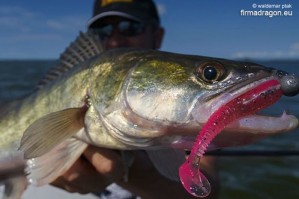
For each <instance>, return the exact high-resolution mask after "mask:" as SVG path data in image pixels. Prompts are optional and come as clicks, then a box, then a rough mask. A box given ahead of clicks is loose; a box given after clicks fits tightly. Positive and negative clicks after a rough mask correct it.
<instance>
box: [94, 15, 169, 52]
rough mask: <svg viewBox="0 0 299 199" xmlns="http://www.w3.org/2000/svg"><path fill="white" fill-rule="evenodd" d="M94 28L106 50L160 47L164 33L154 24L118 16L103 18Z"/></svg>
mask: <svg viewBox="0 0 299 199" xmlns="http://www.w3.org/2000/svg"><path fill="white" fill-rule="evenodd" d="M92 29H93V30H94V32H96V34H98V35H99V36H100V38H101V40H102V42H103V46H104V49H105V50H110V49H115V48H123V47H133V48H147V49H159V48H160V45H161V42H162V38H163V33H164V32H163V29H162V28H160V27H156V26H154V25H153V24H149V23H140V22H136V21H132V20H130V19H127V18H123V17H117V16H111V17H106V18H103V19H101V21H100V22H97V24H96V25H95V26H94V27H93V28H92Z"/></svg>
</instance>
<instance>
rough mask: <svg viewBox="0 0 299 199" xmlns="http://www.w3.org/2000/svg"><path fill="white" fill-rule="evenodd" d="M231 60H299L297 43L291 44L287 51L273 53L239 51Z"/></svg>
mask: <svg viewBox="0 0 299 199" xmlns="http://www.w3.org/2000/svg"><path fill="white" fill-rule="evenodd" d="M232 57H233V58H236V59H243V58H255V59H298V58H299V42H296V43H293V44H291V45H290V47H289V48H288V49H287V50H284V51H283V50H275V51H241V52H235V53H233V55H232Z"/></svg>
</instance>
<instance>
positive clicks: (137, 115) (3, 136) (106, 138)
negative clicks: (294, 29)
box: [0, 32, 299, 199]
mask: <svg viewBox="0 0 299 199" xmlns="http://www.w3.org/2000/svg"><path fill="white" fill-rule="evenodd" d="M102 51H103V50H102V48H101V42H100V40H99V38H98V37H97V36H96V35H93V34H92V33H90V32H86V33H80V35H79V36H78V37H77V38H76V39H75V41H74V42H72V43H71V45H70V46H69V47H68V48H67V49H66V50H65V52H64V53H62V55H61V57H60V60H59V65H58V66H57V67H54V68H53V69H51V70H50V71H49V73H48V74H47V75H46V76H45V77H44V78H43V79H42V80H41V81H40V83H39V84H38V87H37V89H36V90H35V91H34V92H33V93H31V94H29V95H28V96H26V97H24V98H22V99H18V100H16V101H14V102H12V103H10V104H7V105H5V107H4V108H2V109H1V110H0V149H1V150H0V151H1V152H0V177H1V178H0V181H1V182H2V183H3V184H4V185H5V191H4V198H8V199H11V198H20V197H21V195H22V193H23V192H24V191H25V189H26V187H27V186H28V185H31V184H32V185H36V186H42V185H45V184H48V183H51V182H52V181H53V180H55V179H56V178H57V177H59V176H60V175H62V174H63V173H64V172H65V171H67V170H68V169H69V168H70V167H71V166H72V164H74V162H75V161H76V160H77V159H78V158H79V157H80V156H81V155H82V153H83V151H84V150H85V149H86V148H87V146H88V145H94V146H98V147H105V148H110V149H118V150H121V151H129V150H140V149H142V150H146V151H147V153H148V155H149V157H150V158H151V160H152V161H153V164H154V165H155V166H156V167H157V169H158V170H159V171H160V172H161V174H162V175H166V176H167V177H169V178H171V179H175V180H178V177H179V176H178V167H179V165H180V164H181V163H182V161H185V158H184V153H185V152H184V151H185V150H191V148H192V146H193V145H194V143H195V145H196V143H197V141H195V138H196V136H197V135H198V131H199V130H200V129H202V128H204V127H205V125H206V124H207V123H209V120H210V118H211V117H212V116H213V114H214V113H215V112H217V110H219V109H221V107H223V106H224V105H225V104H228V103H229V102H231V101H232V100H234V99H237V98H238V97H240V96H241V95H242V94H244V93H248V92H250V91H252V90H253V91H254V92H255V91H256V90H255V88H258V87H259V86H261V85H264V84H265V83H267V82H269V81H270V82H272V81H275V82H276V84H275V88H277V90H279V91H281V95H285V96H294V95H297V94H298V93H299V83H298V78H297V77H296V76H294V75H292V74H288V73H286V72H283V71H279V70H276V69H272V68H267V67H264V66H261V65H258V64H254V63H248V62H241V61H232V60H227V59H222V58H212V57H205V56H197V55H183V54H176V53H171V52H163V51H157V50H148V49H128V48H125V49H115V50H110V51H106V52H102ZM263 92H264V93H267V95H269V96H270V95H272V94H271V92H273V89H272V86H264V87H263ZM273 93H275V92H273ZM277 100H278V98H277V99H276V98H275V100H273V103H274V101H277ZM263 104H264V106H266V105H270V104H272V101H269V102H268V101H267V100H264V101H263ZM263 108H264V107H263ZM256 109H258V108H256ZM255 112H256V111H255V110H252V111H250V114H248V115H246V116H244V117H243V115H242V117H241V116H239V115H238V116H237V117H236V118H234V121H232V122H230V123H228V124H225V125H222V126H221V128H220V131H221V133H217V134H218V135H217V136H216V138H215V139H213V141H212V142H211V143H206V145H209V149H208V150H210V149H214V148H222V147H230V146H242V145H247V144H251V143H253V142H255V141H257V140H259V139H263V138H265V137H268V136H272V135H276V134H280V133H283V132H287V131H290V130H292V129H294V128H296V127H297V126H298V119H297V118H296V117H295V116H293V115H289V114H286V113H283V114H282V116H281V117H272V116H261V115H258V114H255ZM197 145H198V143H197ZM164 149H165V151H163V150H164ZM164 152H165V153H164ZM176 155H180V158H177V156H176ZM176 158H177V159H179V160H178V161H176V160H177V159H176ZM178 164H179V165H178ZM10 165H13V166H10ZM174 165H175V168H176V169H177V170H176V171H175V172H176V173H175V174H174V173H173V172H172V170H173V166H174ZM8 171H9V172H8ZM4 174H5V175H4Z"/></svg>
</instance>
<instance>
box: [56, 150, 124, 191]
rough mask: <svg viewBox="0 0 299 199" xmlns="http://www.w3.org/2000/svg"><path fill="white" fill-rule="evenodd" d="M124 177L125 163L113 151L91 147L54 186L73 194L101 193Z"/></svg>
mask: <svg viewBox="0 0 299 199" xmlns="http://www.w3.org/2000/svg"><path fill="white" fill-rule="evenodd" d="M123 176H124V166H123V161H122V158H121V156H120V154H119V153H117V152H116V151H113V150H111V149H104V148H98V147H94V146H89V147H88V148H87V149H86V150H85V152H84V154H83V155H82V156H81V157H80V158H79V159H78V160H77V161H76V162H75V163H74V164H73V166H72V167H71V168H70V169H69V170H68V171H67V172H66V173H64V174H63V175H62V176H60V177H59V178H57V179H56V180H55V181H54V182H53V183H52V185H54V186H56V187H58V188H61V189H64V190H66V191H68V192H71V193H75V192H76V193H81V194H87V193H92V192H101V191H103V190H104V189H105V188H106V187H107V186H108V185H109V184H111V183H113V182H115V181H119V180H121V179H122V178H123Z"/></svg>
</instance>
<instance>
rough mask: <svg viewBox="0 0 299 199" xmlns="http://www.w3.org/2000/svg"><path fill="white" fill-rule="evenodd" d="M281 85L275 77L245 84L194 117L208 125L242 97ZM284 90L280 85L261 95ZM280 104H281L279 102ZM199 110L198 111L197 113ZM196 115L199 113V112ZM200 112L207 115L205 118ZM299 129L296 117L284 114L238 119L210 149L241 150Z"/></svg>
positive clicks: (200, 109)
mask: <svg viewBox="0 0 299 199" xmlns="http://www.w3.org/2000/svg"><path fill="white" fill-rule="evenodd" d="M271 80H275V81H279V80H278V79H277V78H275V77H266V78H263V79H260V80H257V81H254V82H251V83H248V82H247V83H246V82H244V83H243V84H240V85H239V86H238V87H234V88H231V89H230V90H227V91H226V92H225V93H224V94H222V95H220V96H218V97H216V98H214V99H213V100H211V101H210V103H207V105H205V106H201V107H195V109H194V111H193V112H192V116H193V117H194V119H195V120H196V121H197V122H198V123H199V124H201V125H202V124H205V123H206V122H207V120H208V118H209V117H210V116H211V115H212V114H213V113H214V112H215V111H216V110H218V109H219V108H220V107H222V106H223V105H225V104H227V103H228V102H230V101H232V100H234V99H237V98H238V97H239V96H240V95H242V94H244V93H246V92H249V91H250V90H253V89H255V88H256V87H258V86H259V85H261V84H263V83H265V82H267V81H271ZM279 90H281V88H280V84H278V85H273V86H270V87H269V88H267V89H265V90H264V91H263V92H262V93H260V94H257V95H269V96H271V95H272V94H273V93H275V92H277V91H279ZM276 101H277V100H276ZM196 109H197V110H196ZM195 111H196V112H195ZM199 112H204V113H206V114H205V115H204V116H203V117H200V116H199V115H198V113H199ZM297 126H298V119H297V118H296V117H295V116H293V115H288V114H286V112H284V113H282V115H281V116H280V117H274V116H265V115H258V114H253V115H250V116H246V117H242V118H238V119H237V120H235V121H233V122H232V123H230V124H229V125H228V126H226V127H225V128H224V129H223V131H222V132H221V133H220V134H219V135H217V137H216V138H215V139H214V140H213V142H212V143H211V146H212V147H210V148H214V147H215V148H219V147H221V148H222V147H227V146H241V145H246V144H249V143H252V142H254V141H257V140H259V139H262V138H264V137H267V136H270V135H273V134H279V133H282V132H286V131H290V130H292V129H295V128H296V127H297Z"/></svg>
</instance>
